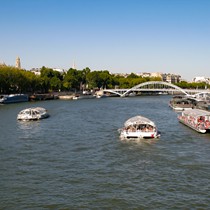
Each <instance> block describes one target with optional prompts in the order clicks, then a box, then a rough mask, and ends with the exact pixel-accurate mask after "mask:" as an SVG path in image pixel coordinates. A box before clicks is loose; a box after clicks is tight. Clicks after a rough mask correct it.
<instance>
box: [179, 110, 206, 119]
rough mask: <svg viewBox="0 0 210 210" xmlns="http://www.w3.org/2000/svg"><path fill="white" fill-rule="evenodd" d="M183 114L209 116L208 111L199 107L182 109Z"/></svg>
mask: <svg viewBox="0 0 210 210" xmlns="http://www.w3.org/2000/svg"><path fill="white" fill-rule="evenodd" d="M183 114H185V115H190V116H193V117H199V116H210V112H209V111H205V110H201V109H190V110H185V111H183Z"/></svg>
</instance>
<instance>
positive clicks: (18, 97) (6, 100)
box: [0, 94, 29, 104]
mask: <svg viewBox="0 0 210 210" xmlns="http://www.w3.org/2000/svg"><path fill="white" fill-rule="evenodd" d="M28 100H29V97H28V95H27V94H11V95H4V96H2V97H1V98H0V103H2V104H10V103H18V102H27V101H28Z"/></svg>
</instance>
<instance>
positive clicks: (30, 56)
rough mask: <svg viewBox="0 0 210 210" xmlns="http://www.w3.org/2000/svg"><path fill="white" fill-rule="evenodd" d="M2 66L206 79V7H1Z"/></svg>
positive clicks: (102, 1) (23, 1) (161, 3)
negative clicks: (204, 77)
mask: <svg viewBox="0 0 210 210" xmlns="http://www.w3.org/2000/svg"><path fill="white" fill-rule="evenodd" d="M0 5H1V12H0V25H1V32H0V62H5V63H6V64H8V65H15V59H16V57H17V56H19V57H20V58H21V64H22V68H25V69H31V68H33V67H42V66H46V67H51V68H64V69H69V68H71V67H72V65H73V62H75V65H76V67H77V69H78V70H82V69H84V68H86V67H89V68H90V69H91V70H108V71H110V72H113V73H131V72H133V73H139V72H162V73H173V74H179V75H181V76H182V78H183V79H187V80H192V79H193V77H195V76H206V77H210V12H209V11H210V0H0Z"/></svg>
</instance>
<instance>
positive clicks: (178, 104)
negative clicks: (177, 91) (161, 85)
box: [169, 96, 196, 111]
mask: <svg viewBox="0 0 210 210" xmlns="http://www.w3.org/2000/svg"><path fill="white" fill-rule="evenodd" d="M195 101H196V100H195V99H189V98H187V97H185V96H174V97H173V98H172V99H171V100H170V101H169V106H170V107H171V108H172V109H173V110H175V111H184V110H187V109H193V108H194V106H195Z"/></svg>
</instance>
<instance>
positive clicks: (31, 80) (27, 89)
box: [0, 65, 209, 94]
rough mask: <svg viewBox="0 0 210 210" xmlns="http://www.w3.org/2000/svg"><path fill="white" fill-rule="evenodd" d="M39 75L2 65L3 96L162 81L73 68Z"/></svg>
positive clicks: (189, 86)
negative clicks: (62, 71)
mask: <svg viewBox="0 0 210 210" xmlns="http://www.w3.org/2000/svg"><path fill="white" fill-rule="evenodd" d="M40 73H41V74H40V75H35V74H34V73H33V72H31V71H27V70H23V69H17V68H15V67H11V66H5V65H1V66H0V93H1V94H9V93H48V92H52V91H53V92H55V91H75V90H76V91H78V90H83V89H100V88H107V89H109V88H115V87H117V88H131V87H133V86H135V85H138V84H140V83H143V82H147V81H161V78H159V77H153V78H149V77H146V78H145V77H144V78H143V77H141V76H138V75H136V74H134V73H131V74H130V75H128V76H127V77H124V76H119V75H113V74H110V73H109V71H107V70H101V71H91V70H90V69H89V68H85V69H83V70H76V69H72V68H70V69H69V70H68V71H67V72H64V73H60V72H58V71H55V70H53V69H51V68H47V67H44V66H43V67H42V68H41V72H40ZM176 85H177V86H179V87H181V88H187V89H196V88H199V89H204V88H206V87H208V88H209V85H207V84H206V83H187V82H181V83H178V84H176Z"/></svg>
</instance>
